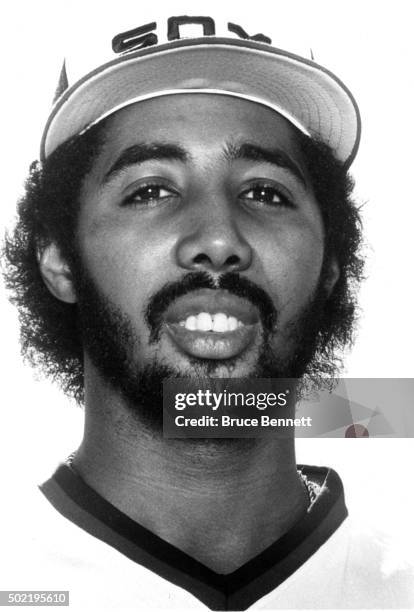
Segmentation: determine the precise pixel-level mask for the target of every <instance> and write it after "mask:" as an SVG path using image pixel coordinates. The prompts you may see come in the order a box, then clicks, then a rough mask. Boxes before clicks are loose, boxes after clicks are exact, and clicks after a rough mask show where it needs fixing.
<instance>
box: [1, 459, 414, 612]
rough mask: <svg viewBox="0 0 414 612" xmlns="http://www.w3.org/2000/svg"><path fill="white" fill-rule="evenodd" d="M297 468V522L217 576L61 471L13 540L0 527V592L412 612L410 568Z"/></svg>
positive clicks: (73, 599) (83, 604)
mask: <svg viewBox="0 0 414 612" xmlns="http://www.w3.org/2000/svg"><path fill="white" fill-rule="evenodd" d="M301 469H302V470H303V473H304V474H305V475H306V476H307V477H308V479H310V480H312V481H313V482H316V484H317V485H318V487H319V494H318V495H317V497H316V499H315V500H314V501H313V502H312V504H311V505H310V507H309V509H308V512H307V513H306V516H303V517H302V518H301V520H300V521H298V523H297V524H296V525H294V526H293V528H292V529H291V530H289V532H288V533H287V534H285V535H284V536H283V537H282V538H281V539H280V540H278V541H277V542H275V543H274V544H273V545H272V546H270V547H269V548H268V549H266V550H265V551H264V552H263V553H261V554H260V555H258V556H257V557H255V558H254V559H252V560H251V561H249V562H248V563H246V564H245V565H244V566H242V567H241V568H239V569H238V570H236V571H235V572H233V573H232V574H230V575H225V576H223V575H220V574H216V573H215V572H213V571H212V570H210V569H209V568H207V567H205V566H204V565H202V564H201V563H199V562H198V561H196V560H195V559H192V558H191V557H189V556H188V555H186V554H185V553H183V552H182V551H179V550H178V549H176V548H175V547H174V546H172V545H170V544H168V543H166V542H165V541H163V540H161V539H160V538H158V537H157V536H155V535H154V534H153V533H151V532H149V531H148V530H146V529H144V528H143V527H142V526H140V525H138V524H137V523H135V522H134V521H132V520H131V519H129V518H128V517H126V516H125V515H124V514H122V513H121V512H120V511H119V510H117V509H116V508H114V507H113V506H111V504H109V503H108V502H106V500H104V499H103V498H102V497H101V496H100V495H98V494H97V493H96V492H95V491H93V490H92V489H91V488H90V487H89V486H88V485H86V483H84V482H83V481H82V480H81V479H80V477H79V476H78V475H77V474H76V473H75V472H74V471H73V470H72V469H71V468H70V467H69V466H68V465H62V466H60V467H59V468H58V470H57V472H56V473H55V475H54V476H53V477H52V478H51V479H50V480H49V481H47V482H46V483H45V484H44V485H43V486H42V487H41V489H42V492H41V491H39V490H34V491H33V498H32V499H31V500H30V502H29V501H28V506H27V508H26V509H25V513H24V514H22V516H24V517H25V520H22V521H21V524H20V527H19V533H16V532H15V530H14V529H13V530H8V529H7V525H5V524H3V531H4V533H3V534H2V558H3V563H4V568H2V572H1V583H2V587H1V588H2V589H7V590H13V589H16V590H22V589H24V590H41V589H44V590H59V591H69V601H70V607H69V609H71V610H79V611H82V612H87V611H88V610H91V609H105V610H108V609H109V610H117V611H121V610H145V609H157V608H162V609H200V610H206V609H215V610H244V609H247V608H248V609H255V610H260V609H267V610H272V609H275V610H277V609H306V608H307V609H312V608H313V609H326V608H331V609H335V608H411V607H413V606H414V574H413V572H412V567H411V566H409V565H407V566H405V565H404V563H403V562H402V561H401V559H399V560H398V563H396V562H395V559H394V558H393V556H392V550H390V549H389V548H388V547H387V543H386V542H385V541H383V540H382V539H381V538H379V537H378V536H375V535H374V534H372V533H370V532H368V531H367V530H366V529H365V528H360V527H358V526H356V525H353V524H352V522H351V521H350V519H349V518H346V516H347V512H346V508H345V504H344V498H343V490H342V485H341V481H340V480H339V477H338V476H337V475H336V474H335V472H333V471H332V470H328V469H326V468H309V467H303V468H301ZM57 510H58V511H57ZM14 523H15V521H14Z"/></svg>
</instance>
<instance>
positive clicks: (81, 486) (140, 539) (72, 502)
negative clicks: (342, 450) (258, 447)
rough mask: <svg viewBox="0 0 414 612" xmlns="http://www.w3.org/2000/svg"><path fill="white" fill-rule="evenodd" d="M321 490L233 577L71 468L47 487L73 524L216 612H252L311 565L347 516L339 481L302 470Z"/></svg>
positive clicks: (330, 475)
mask: <svg viewBox="0 0 414 612" xmlns="http://www.w3.org/2000/svg"><path fill="white" fill-rule="evenodd" d="M298 469H300V471H301V472H302V474H304V476H306V477H307V478H308V480H310V481H311V482H314V483H316V484H317V485H319V486H320V493H319V494H318V496H317V498H316V500H315V501H314V502H313V503H312V504H311V506H310V508H309V509H308V511H307V512H306V514H305V515H303V516H302V517H301V518H300V519H299V520H298V521H297V523H295V525H293V527H291V529H289V531H288V532H287V533H285V534H284V535H283V536H282V537H281V538H279V539H278V540H277V541H276V542H274V543H273V544H271V545H270V546H269V547H268V548H266V549H265V550H264V551H263V552H261V553H260V554H259V555H257V556H256V557H254V558H253V559H251V560H250V561H248V562H247V563H245V564H244V565H242V566H241V567H239V568H238V569H237V570H235V571H234V572H232V573H231V574H225V575H223V574H218V573H216V572H214V571H213V570H211V569H209V568H208V567H206V566H205V565H203V564H202V563H200V562H199V561H197V560H196V559H194V558H192V557H191V556H190V555H187V554H186V553H184V552H182V551H181V550H179V549H178V548H176V547H175V546H173V545H172V544H169V543H168V542H166V541H165V540H163V539H162V538H160V537H158V536H157V535H155V534H154V533H152V532H151V531H149V530H148V529H146V528H145V527H143V526H142V525H140V524H139V523H136V522H135V521H133V520H132V519H131V518H129V517H128V516H127V515H126V514H124V513H123V512H121V511H120V510H118V509H117V508H116V507H115V506H113V505H112V504H110V503H109V502H108V501H107V500H106V499H104V498H103V497H102V496H101V495H99V493H97V492H96V491H95V490H94V489H92V488H91V487H90V486H89V485H87V484H86V482H85V481H84V480H82V478H81V477H80V476H79V475H78V474H77V473H76V472H75V471H74V470H73V469H72V468H70V467H69V466H68V465H66V464H62V465H60V466H59V467H58V469H57V470H56V472H55V474H54V475H53V476H52V477H51V478H50V479H49V480H48V481H46V482H45V483H44V484H43V485H42V486H41V487H40V489H41V491H42V492H43V493H44V495H45V496H46V497H47V499H48V500H49V501H50V503H51V504H52V505H53V506H54V507H55V508H56V509H57V510H58V511H59V512H60V513H61V514H62V515H63V516H65V517H66V518H68V519H69V520H70V521H72V522H73V523H75V524H76V525H78V526H79V527H81V528H82V529H84V530H85V531H87V532H88V533H90V534H91V535H93V536H95V537H96V538H99V539H100V540H102V541H103V542H106V543H107V544H109V545H110V546H112V547H113V548H115V549H117V550H118V551H119V552H120V553H122V554H123V555H125V556H126V557H128V558H129V559H131V561H134V562H135V563H138V564H140V565H142V566H144V567H146V568H147V569H149V570H151V571H153V572H155V573H156V574H158V575H159V576H161V577H162V578H165V579H166V580H169V581H170V582H172V583H173V584H175V585H177V586H179V587H181V588H183V589H186V590H187V591H189V592H190V593H191V594H192V595H194V596H195V597H197V598H198V599H199V600H200V601H202V602H203V603H204V604H205V605H206V606H208V607H209V608H210V609H212V610H246V609H247V608H248V607H249V606H251V605H252V604H253V603H254V602H255V601H257V600H258V599H260V598H261V597H263V596H264V595H266V594H267V593H269V592H270V591H272V590H274V589H275V588H277V587H278V586H279V585H280V584H282V582H284V581H285V580H286V579H287V578H288V577H289V576H291V575H292V574H293V573H294V572H295V571H296V570H297V569H298V568H299V567H300V566H301V565H303V563H305V561H307V560H308V559H309V558H310V557H311V556H312V555H313V554H314V553H315V552H316V551H317V550H318V548H320V546H322V544H324V542H326V541H327V540H328V539H329V537H330V536H331V535H332V534H333V533H334V532H335V531H336V529H337V528H338V527H339V525H340V524H341V523H342V522H343V521H344V519H345V518H346V516H347V514H348V513H347V509H346V506H345V501H344V492H343V487H342V483H341V480H340V478H339V476H338V475H337V474H336V472H334V471H333V470H330V469H328V468H320V467H310V466H298Z"/></svg>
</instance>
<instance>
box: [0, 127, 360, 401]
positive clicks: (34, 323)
mask: <svg viewBox="0 0 414 612" xmlns="http://www.w3.org/2000/svg"><path fill="white" fill-rule="evenodd" d="M104 133H105V121H102V122H101V123H99V124H97V125H96V126H93V127H92V128H90V129H89V130H87V131H86V132H85V133H84V134H83V135H81V136H75V137H74V138H72V139H70V140H69V141H67V142H65V143H64V144H62V145H61V146H60V147H59V148H58V149H57V150H56V151H55V152H54V153H52V154H51V155H50V157H49V158H48V159H47V160H46V161H45V162H44V163H42V164H41V163H40V162H34V163H33V164H32V165H31V167H30V174H29V177H28V179H27V181H26V193H25V195H24V197H23V198H22V199H21V200H20V201H19V203H18V223H17V225H16V227H15V229H14V231H13V233H12V234H11V235H8V236H6V240H5V248H4V256H5V257H4V258H5V262H6V268H5V279H6V285H7V287H8V289H9V290H10V291H11V296H12V297H11V301H12V302H13V303H14V304H15V305H16V306H17V308H18V310H19V315H20V325H21V342H22V353H23V355H24V356H25V358H26V359H27V360H28V361H29V362H30V363H31V364H32V365H34V366H37V367H39V368H40V369H41V370H42V371H44V372H45V373H46V374H47V375H49V376H51V377H52V378H53V379H54V380H57V381H58V382H59V384H60V385H61V387H62V388H63V390H64V391H65V392H66V393H67V394H69V395H72V396H74V397H75V398H76V399H77V400H78V401H81V399H82V397H83V352H82V342H81V336H80V332H79V329H78V316H77V307H76V305H73V304H67V303H64V302H61V301H60V300H58V299H57V298H55V297H54V296H53V295H52V294H51V293H50V292H49V290H48V289H47V288H46V286H45V284H44V282H43V279H42V277H41V275H40V270H39V266H38V257H37V255H38V253H39V252H41V250H42V249H43V248H44V247H45V246H46V245H48V244H50V243H51V242H55V243H56V244H57V245H58V246H59V248H60V250H61V253H62V255H63V257H64V258H65V259H66V260H67V261H68V262H69V264H70V265H76V262H77V261H78V259H77V255H78V254H77V250H76V242H77V241H76V223H77V218H78V210H79V196H80V189H81V186H82V182H83V180H84V178H85V176H86V175H87V174H88V172H89V171H90V170H91V168H92V164H93V162H94V160H95V158H96V155H97V154H98V152H99V150H100V148H101V146H102V144H103V140H104ZM298 137H299V142H300V146H301V149H302V152H303V155H304V159H305V160H306V161H307V169H308V172H309V175H310V179H311V182H312V185H313V189H314V193H315V196H316V199H317V201H318V203H319V206H320V209H321V213H322V216H323V221H324V226H325V236H326V238H325V240H326V243H325V252H326V257H325V261H329V260H330V258H331V257H332V256H335V257H336V259H337V261H338V264H339V269H340V278H339V281H338V282H337V284H336V286H335V288H334V290H333V292H332V294H331V296H330V297H329V299H328V301H327V303H326V305H325V310H324V317H323V329H321V331H320V337H319V342H318V346H319V350H322V351H326V354H327V355H328V354H329V355H333V354H334V352H335V350H336V349H338V348H343V347H344V346H346V345H347V344H349V343H351V341H352V332H353V324H354V320H355V309H356V306H355V304H356V300H355V290H356V286H357V284H358V282H359V281H360V280H361V278H362V269H363V262H362V259H361V258H360V256H359V248H360V244H361V221H360V215H359V211H358V208H357V207H356V205H355V203H354V202H353V200H352V197H351V193H352V189H353V181H352V179H351V177H350V175H349V174H348V173H347V171H346V170H345V169H344V167H343V166H342V165H341V164H340V163H339V162H338V161H337V160H336V159H335V157H334V155H333V153H332V151H331V149H330V148H329V147H328V146H327V145H325V144H323V143H320V142H317V141H315V140H312V139H310V138H307V137H305V136H302V135H301V134H299V136H298ZM338 359H339V358H338ZM339 361H340V359H339ZM327 374H330V375H332V374H333V371H332V372H327Z"/></svg>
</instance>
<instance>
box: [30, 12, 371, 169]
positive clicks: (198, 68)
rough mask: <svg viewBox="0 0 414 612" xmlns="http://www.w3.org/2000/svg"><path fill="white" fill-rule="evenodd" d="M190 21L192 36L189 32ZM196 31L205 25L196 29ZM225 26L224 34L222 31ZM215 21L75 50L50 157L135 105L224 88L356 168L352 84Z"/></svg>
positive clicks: (44, 152) (126, 34)
mask: <svg viewBox="0 0 414 612" xmlns="http://www.w3.org/2000/svg"><path fill="white" fill-rule="evenodd" d="M188 26H191V28H192V33H191V35H190V36H189V37H184V36H183V34H184V33H188ZM194 28H196V29H198V30H199V31H198V32H196V33H195V35H194ZM219 28H221V31H220V32H219V31H218V30H219ZM270 43H271V41H270V39H269V38H268V37H266V36H264V35H263V34H256V35H253V36H249V35H248V34H247V33H246V32H245V30H244V29H243V28H242V27H240V26H238V25H237V24H234V23H231V22H226V23H224V24H219V23H216V22H215V21H213V19H211V18H210V17H188V16H181V17H170V18H169V19H168V21H167V27H166V28H165V29H164V30H163V28H162V27H158V26H157V23H156V22H151V23H147V24H145V25H144V26H139V27H135V28H133V29H130V30H127V31H123V32H120V33H115V35H114V36H112V38H111V37H109V38H107V39H106V40H104V41H101V44H100V45H93V48H92V49H91V51H93V52H91V53H83V55H82V56H81V58H80V59H79V54H78V57H76V58H71V57H70V56H67V57H66V59H65V62H64V65H63V69H62V73H61V76H60V80H59V86H58V91H57V98H56V101H55V104H54V107H53V109H52V112H51V114H50V116H49V119H48V121H47V124H46V127H45V130H44V133H43V138H42V144H41V154H40V155H41V159H43V160H44V159H45V158H46V157H48V156H49V155H50V154H51V153H52V152H53V151H54V150H55V149H56V148H57V147H58V146H59V145H61V144H62V143H63V142H65V141H66V140H67V139H69V138H71V137H73V136H75V135H77V134H81V133H83V132H84V131H85V130H87V129H88V128H89V127H91V126H92V125H94V124H96V123H98V122H99V121H101V120H102V119H104V118H105V117H107V116H108V115H110V114H112V113H114V112H116V111H117V110H119V109H121V108H123V107H125V106H127V105H129V104H133V103H135V102H139V101H143V100H148V99H151V98H155V97H159V96H165V95H174V94H178V93H180V94H182V93H196V92H200V93H215V94H221V95H228V96H235V97H237V98H243V99H246V100H251V101H253V102H258V103H260V104H263V105H265V106H267V107H269V108H272V109H273V110H275V111H277V112H278V113H280V114H281V115H283V116H284V117H285V118H286V119H287V120H289V121H290V122H291V123H292V124H293V125H294V126H295V127H296V128H298V129H299V130H300V131H301V132H303V133H304V134H306V135H308V136H311V137H316V138H318V139H320V140H321V141H323V142H325V143H326V144H328V145H329V146H330V147H331V148H332V150H333V152H334V154H335V155H336V157H337V158H338V160H339V161H341V162H342V163H343V164H344V165H345V166H347V167H349V165H350V164H351V163H352V161H353V159H354V157H355V155H356V153H357V149H358V145H359V140H360V132H361V120H360V114H359V111H358V107H357V104H356V102H355V100H354V97H353V96H352V94H351V92H350V91H349V90H348V88H347V87H346V86H345V85H344V84H343V83H342V82H341V81H340V80H339V78H338V77H336V76H335V75H334V74H333V73H332V72H330V71H329V70H327V69H326V68H324V67H322V66H320V65H318V64H317V63H316V62H314V61H313V60H311V59H306V58H304V57H302V56H300V55H296V54H294V53H291V52H289V51H285V50H281V49H277V48H275V47H273V46H271V44H270Z"/></svg>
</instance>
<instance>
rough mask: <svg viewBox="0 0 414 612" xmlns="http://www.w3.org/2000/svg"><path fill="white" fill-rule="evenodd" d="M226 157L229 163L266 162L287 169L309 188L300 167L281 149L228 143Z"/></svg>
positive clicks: (225, 151)
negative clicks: (240, 160) (242, 161)
mask: <svg viewBox="0 0 414 612" xmlns="http://www.w3.org/2000/svg"><path fill="white" fill-rule="evenodd" d="M224 155H225V158H226V159H227V160H229V161H234V160H237V159H243V160H246V161H255V162H265V163H267V164H273V165H274V166H278V167H279V168H285V169H286V170H289V172H291V173H292V174H293V175H294V176H295V177H296V178H297V179H299V181H300V182H301V183H302V184H303V186H304V187H307V184H306V179H305V176H304V174H303V172H302V170H301V169H300V167H299V165H298V164H296V163H295V162H294V161H293V160H292V159H291V158H290V156H289V155H288V154H287V153H285V152H284V151H282V150H281V149H265V148H264V147H260V146H258V145H255V144H251V143H243V144H241V145H236V144H233V143H228V144H227V145H226V147H225V150H224Z"/></svg>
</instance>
